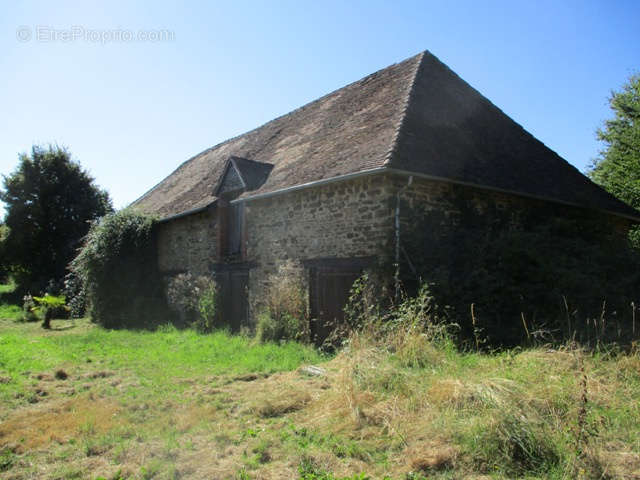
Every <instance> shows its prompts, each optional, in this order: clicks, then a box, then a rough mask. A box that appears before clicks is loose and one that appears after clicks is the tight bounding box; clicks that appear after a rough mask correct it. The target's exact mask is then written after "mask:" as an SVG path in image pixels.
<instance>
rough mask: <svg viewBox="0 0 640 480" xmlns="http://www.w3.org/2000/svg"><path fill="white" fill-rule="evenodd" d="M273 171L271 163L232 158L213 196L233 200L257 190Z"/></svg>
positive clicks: (228, 161)
mask: <svg viewBox="0 0 640 480" xmlns="http://www.w3.org/2000/svg"><path fill="white" fill-rule="evenodd" d="M272 169H273V165H272V164H270V163H263V162H256V161H254V160H249V159H247V158H242V157H234V156H231V157H229V159H228V160H227V164H226V165H225V167H224V171H223V173H222V175H221V176H220V181H219V182H218V185H217V186H216V188H215V190H214V191H213V194H214V195H215V196H216V197H225V198H229V199H233V198H235V197H237V196H238V195H240V194H241V193H243V192H250V191H252V190H257V189H258V188H260V187H261V186H262V185H263V184H264V182H266V181H267V178H268V177H269V173H271V170H272Z"/></svg>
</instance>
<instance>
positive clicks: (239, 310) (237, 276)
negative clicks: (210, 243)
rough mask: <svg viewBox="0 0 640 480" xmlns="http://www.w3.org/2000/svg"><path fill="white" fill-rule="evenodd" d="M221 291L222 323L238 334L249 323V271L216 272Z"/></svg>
mask: <svg viewBox="0 0 640 480" xmlns="http://www.w3.org/2000/svg"><path fill="white" fill-rule="evenodd" d="M216 281H217V282H218V287H219V289H220V294H219V297H218V298H219V303H220V323H221V324H222V325H225V326H228V327H229V328H230V329H231V331H233V332H237V331H239V330H240V328H241V327H243V326H246V325H248V321H249V301H248V298H247V297H248V286H249V271H248V270H246V269H229V270H225V271H219V272H216Z"/></svg>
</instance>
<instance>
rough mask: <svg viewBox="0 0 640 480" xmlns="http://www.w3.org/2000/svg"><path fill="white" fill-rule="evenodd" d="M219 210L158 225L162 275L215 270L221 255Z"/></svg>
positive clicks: (197, 273)
mask: <svg viewBox="0 0 640 480" xmlns="http://www.w3.org/2000/svg"><path fill="white" fill-rule="evenodd" d="M217 241H218V235H217V222H216V209H215V208H212V209H208V210H205V211H204V212H200V213H196V214H193V215H187V216H185V217H182V218H177V219H174V220H171V221H169V222H166V223H161V224H160V225H159V228H158V268H159V270H160V272H161V273H162V274H165V275H171V274H175V273H181V272H191V273H192V274H194V275H204V274H207V273H209V272H210V271H211V264H212V263H213V262H214V261H215V260H216V255H217Z"/></svg>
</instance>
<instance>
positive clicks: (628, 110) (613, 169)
mask: <svg viewBox="0 0 640 480" xmlns="http://www.w3.org/2000/svg"><path fill="white" fill-rule="evenodd" d="M609 105H610V107H611V110H612V111H613V118H611V119H609V120H607V121H605V123H604V126H603V127H602V128H600V129H599V130H598V132H597V136H598V140H600V141H602V142H604V149H603V150H602V151H601V152H600V155H599V157H598V158H597V159H596V160H595V162H594V164H593V167H592V170H591V172H590V176H591V178H592V179H593V180H594V181H595V182H596V183H598V184H600V185H601V186H603V187H604V188H605V189H606V190H607V191H609V192H610V193H612V194H613V195H615V196H616V197H618V198H619V199H621V200H622V201H624V202H626V203H628V204H629V205H631V206H632V207H634V208H636V209H640V74H638V75H632V76H631V77H630V78H629V80H628V82H627V83H625V85H624V86H623V87H622V89H621V90H620V91H618V92H612V93H611V97H610V98H609ZM639 233H640V232H638V231H637V230H636V232H635V233H634V236H635V237H637V238H636V240H639V241H638V242H635V243H636V245H637V246H640V235H639Z"/></svg>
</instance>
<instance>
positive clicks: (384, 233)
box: [158, 174, 628, 322]
mask: <svg viewBox="0 0 640 480" xmlns="http://www.w3.org/2000/svg"><path fill="white" fill-rule="evenodd" d="M398 195H399V197H400V220H401V227H400V242H401V244H402V245H404V244H405V243H406V240H407V238H406V236H407V235H408V233H409V232H410V230H411V226H412V224H414V223H415V217H413V216H412V215H414V212H416V211H419V210H427V211H434V212H438V213H439V214H441V215H440V221H441V223H439V224H435V223H434V224H432V225H431V224H430V225H428V227H427V228H429V229H430V230H432V231H436V232H437V231H439V229H442V228H446V227H447V226H454V225H456V224H457V223H458V222H463V221H465V220H464V218H463V217H462V216H461V211H460V203H459V202H460V200H461V199H462V200H463V201H464V202H467V204H469V202H470V203H471V204H472V205H473V206H474V209H475V211H476V212H477V213H478V214H480V216H481V217H482V216H483V214H485V213H490V212H493V213H494V214H495V213H496V212H498V213H499V214H500V215H501V216H502V218H503V219H504V218H508V219H509V224H510V225H512V227H513V228H518V222H519V218H520V217H521V216H522V215H523V214H525V213H527V212H532V211H544V212H548V213H549V214H550V215H573V214H575V213H576V212H584V210H582V209H578V208H575V207H570V206H564V205H559V204H552V203H549V202H545V201H542V200H536V199H530V198H526V197H521V196H517V195H512V194H507V193H500V192H492V191H489V190H484V189H480V188H474V187H468V186H461V185H454V184H451V183H447V182H441V181H435V180H426V179H421V178H418V177H414V178H413V181H412V183H411V185H408V177H406V176H400V175H391V174H384V175H383V174H381V175H376V176H366V177H360V178H355V179H351V180H345V181H339V182H334V183H328V184H324V185H318V186H315V187H310V188H306V189H301V190H297V191H291V192H288V193H285V194H280V195H275V196H272V197H267V198H262V199H255V200H249V201H247V202H246V203H245V215H244V218H245V231H244V233H243V242H244V251H243V258H236V259H234V260H236V261H238V262H239V263H241V264H244V266H245V267H247V266H249V267H250V273H249V304H250V317H251V320H252V322H255V320H256V314H257V313H258V312H259V310H260V308H261V306H262V302H263V299H264V294H265V290H266V287H267V286H268V279H269V277H270V276H271V275H272V274H274V273H276V272H277V270H278V267H279V266H280V265H282V264H284V263H285V262H286V261H287V260H292V261H293V262H294V263H295V264H296V265H297V267H298V268H299V269H303V263H302V262H303V261H305V260H313V259H322V258H344V259H347V258H353V257H369V256H375V257H376V258H377V260H378V264H379V265H386V266H387V267H389V269H391V268H392V265H393V263H394V261H395V252H396V248H395V247H396V231H395V214H396V206H397V201H398ZM217 214H218V211H217V210H216V209H215V208H212V209H209V210H207V211H205V212H202V213H198V214H193V215H188V216H185V217H183V218H178V219H175V220H172V221H170V222H167V223H163V224H161V225H160V228H159V232H158V247H159V268H160V271H161V272H162V273H163V274H165V275H169V274H175V273H178V272H185V271H189V272H191V273H193V274H196V275H200V274H208V273H211V272H212V269H213V268H214V266H215V264H216V262H221V260H220V259H218V258H217V254H218V248H217V243H218V227H219V222H218V221H217ZM484 216H485V217H486V219H487V220H489V221H490V220H491V219H490V215H484ZM505 216H506V217H505ZM602 218H603V219H604V221H608V222H610V224H611V229H612V231H614V230H615V231H616V233H621V234H622V233H625V232H626V229H627V228H628V222H627V221H625V220H623V219H619V218H618V217H613V216H606V215H603V216H602ZM483 221H484V220H483ZM410 254H411V252H409V255H410ZM401 255H402V256H403V257H404V256H405V253H404V252H402V254H401ZM229 266H231V265H229ZM401 266H402V268H403V269H407V268H409V267H408V265H407V262H406V259H405V258H401ZM303 273H304V276H305V278H306V277H308V274H307V272H303Z"/></svg>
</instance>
